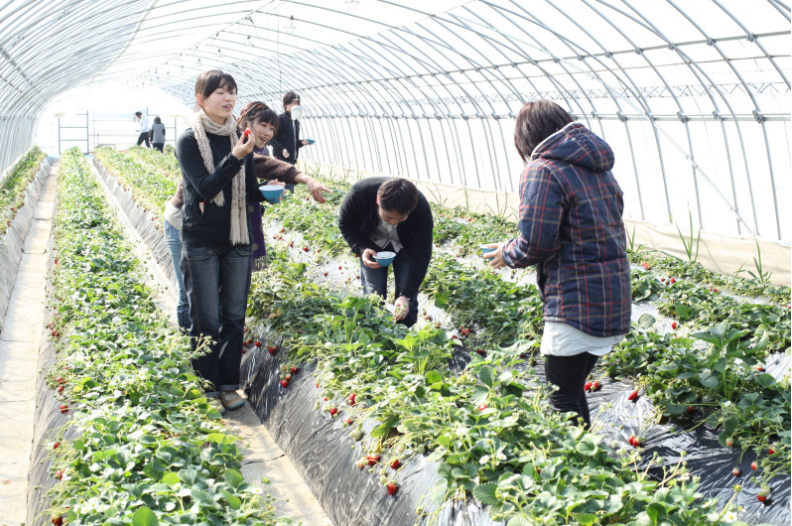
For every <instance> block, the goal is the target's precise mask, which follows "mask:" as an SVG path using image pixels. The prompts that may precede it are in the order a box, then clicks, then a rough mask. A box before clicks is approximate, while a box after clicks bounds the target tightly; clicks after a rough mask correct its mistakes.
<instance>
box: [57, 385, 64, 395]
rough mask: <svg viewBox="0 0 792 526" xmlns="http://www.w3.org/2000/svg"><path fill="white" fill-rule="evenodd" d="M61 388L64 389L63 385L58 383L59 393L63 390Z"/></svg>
mask: <svg viewBox="0 0 792 526" xmlns="http://www.w3.org/2000/svg"><path fill="white" fill-rule="evenodd" d="M63 389H64V386H62V385H59V386H58V392H59V393H62V392H63Z"/></svg>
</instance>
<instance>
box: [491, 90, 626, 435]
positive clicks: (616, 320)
mask: <svg viewBox="0 0 792 526" xmlns="http://www.w3.org/2000/svg"><path fill="white" fill-rule="evenodd" d="M514 144H515V146H516V147H517V151H518V152H519V153H520V157H522V159H523V161H524V162H525V163H526V165H527V166H526V168H525V170H524V171H523V173H522V177H521V180H520V200H521V206H520V217H519V224H518V226H519V230H520V235H518V236H517V237H516V238H514V239H512V240H511V241H509V242H507V243H501V244H494V245H491V246H492V247H493V248H495V250H494V251H492V252H490V253H488V254H484V257H485V258H487V259H489V260H490V265H491V266H492V267H495V268H498V267H502V266H504V265H506V266H509V267H527V266H530V265H536V266H537V275H536V282H537V286H538V287H539V291H540V293H541V295H542V299H543V301H544V319H545V328H544V334H543V336H542V344H541V348H540V351H541V353H542V355H543V357H544V361H545V376H546V379H547V381H548V382H549V383H551V384H554V385H555V386H556V387H557V390H555V391H554V392H553V393H551V394H550V403H551V404H552V406H553V408H555V409H556V410H558V411H562V412H574V413H577V415H578V416H579V417H580V418H581V419H582V420H583V422H584V423H585V426H586V427H588V426H590V425H591V418H590V415H589V408H588V403H587V401H586V395H585V391H584V385H585V382H586V377H587V376H588V375H589V373H590V372H591V370H592V369H593V368H594V365H595V364H596V362H597V359H598V358H599V357H600V356H602V355H604V354H606V353H607V352H609V351H610V350H611V348H612V347H613V345H614V344H615V343H617V342H619V341H620V340H621V339H622V338H623V337H624V335H625V334H626V333H627V332H628V331H629V330H630V313H631V308H632V298H631V293H630V265H629V262H628V260H627V250H626V244H627V238H626V233H625V230H624V222H623V221H622V212H623V210H624V202H623V198H622V191H621V188H620V187H619V184H618V183H617V182H616V179H615V178H614V177H613V174H612V173H611V169H612V168H613V150H611V148H610V146H608V144H607V143H606V142H605V141H603V140H602V139H601V138H599V137H598V136H597V135H595V134H594V133H593V132H591V131H590V130H588V129H587V128H586V127H585V126H583V125H582V124H580V123H576V122H573V119H572V116H571V115H569V113H567V112H566V111H564V110H563V109H562V108H561V107H560V106H558V105H556V104H555V103H553V102H550V101H546V100H540V101H537V102H529V103H527V104H526V105H525V106H523V108H522V109H521V110H520V113H519V115H518V116H517V123H516V128H515V132H514Z"/></svg>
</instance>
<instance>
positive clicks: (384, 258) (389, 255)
mask: <svg viewBox="0 0 792 526" xmlns="http://www.w3.org/2000/svg"><path fill="white" fill-rule="evenodd" d="M395 258H396V253H395V252H388V251H387V250H386V251H385V252H377V254H376V255H375V256H374V259H376V260H377V263H379V264H380V266H381V267H387V266H388V265H390V264H391V263H393V260H394V259H395Z"/></svg>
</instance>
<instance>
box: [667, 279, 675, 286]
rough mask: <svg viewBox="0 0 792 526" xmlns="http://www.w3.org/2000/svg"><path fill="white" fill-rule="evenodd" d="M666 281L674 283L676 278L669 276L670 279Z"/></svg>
mask: <svg viewBox="0 0 792 526" xmlns="http://www.w3.org/2000/svg"><path fill="white" fill-rule="evenodd" d="M668 282H669V283H671V284H672V285H673V284H674V283H676V280H675V279H674V278H671V279H669V280H668Z"/></svg>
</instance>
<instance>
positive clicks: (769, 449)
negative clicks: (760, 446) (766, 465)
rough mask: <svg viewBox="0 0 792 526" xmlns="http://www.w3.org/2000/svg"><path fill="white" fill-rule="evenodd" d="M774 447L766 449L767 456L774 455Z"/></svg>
mask: <svg viewBox="0 0 792 526" xmlns="http://www.w3.org/2000/svg"><path fill="white" fill-rule="evenodd" d="M774 447H775V446H770V447H769V448H767V454H768V455H772V454H773V453H775V449H774Z"/></svg>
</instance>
